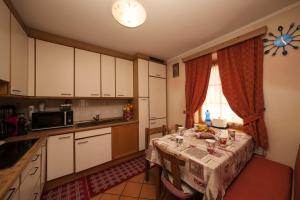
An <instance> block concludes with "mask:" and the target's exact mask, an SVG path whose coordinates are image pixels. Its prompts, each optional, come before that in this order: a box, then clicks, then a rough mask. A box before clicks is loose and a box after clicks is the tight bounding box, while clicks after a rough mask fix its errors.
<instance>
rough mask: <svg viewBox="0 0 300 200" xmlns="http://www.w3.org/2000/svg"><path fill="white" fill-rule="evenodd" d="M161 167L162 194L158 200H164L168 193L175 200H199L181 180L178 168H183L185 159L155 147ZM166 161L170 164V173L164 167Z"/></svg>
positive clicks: (195, 193) (157, 146)
mask: <svg viewBox="0 0 300 200" xmlns="http://www.w3.org/2000/svg"><path fill="white" fill-rule="evenodd" d="M156 148H157V151H158V153H159V157H160V163H161V167H162V175H161V182H162V183H163V186H164V187H163V192H162V193H161V195H160V198H159V199H164V198H165V196H166V194H167V191H169V192H170V193H171V194H172V195H173V196H175V197H176V199H194V198H195V199H196V198H199V199H200V197H199V196H200V194H199V193H197V192H196V191H194V190H193V189H192V188H191V187H189V186H188V185H187V184H185V183H184V182H183V181H182V180H181V171H180V167H184V166H185V159H184V158H182V157H181V156H179V155H176V154H173V153H171V152H169V151H168V150H167V149H165V148H163V147H161V146H159V145H156ZM166 161H168V162H169V163H170V171H168V169H167V167H166Z"/></svg>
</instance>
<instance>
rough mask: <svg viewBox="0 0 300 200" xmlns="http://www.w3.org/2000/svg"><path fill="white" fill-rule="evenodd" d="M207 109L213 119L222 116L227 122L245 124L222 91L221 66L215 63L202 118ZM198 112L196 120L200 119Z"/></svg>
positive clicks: (202, 110)
mask: <svg viewBox="0 0 300 200" xmlns="http://www.w3.org/2000/svg"><path fill="white" fill-rule="evenodd" d="M206 110H209V112H210V118H211V119H218V118H221V119H226V120H227V122H233V123H236V124H243V120H242V119H241V118H240V117H239V116H237V115H236V114H235V113H234V112H233V111H232V110H231V108H230V106H229V104H228V102H227V100H226V98H225V96H224V94H223V92H222V85H221V79H220V74H219V68H218V66H217V65H214V66H213V67H212V69H211V74H210V78H209V85H208V90H207V94H206V98H205V101H204V103H203V105H202V108H201V118H202V120H204V119H205V112H206ZM198 114H199V113H196V117H195V118H196V119H195V121H199V119H198V120H197V116H199V115H198Z"/></svg>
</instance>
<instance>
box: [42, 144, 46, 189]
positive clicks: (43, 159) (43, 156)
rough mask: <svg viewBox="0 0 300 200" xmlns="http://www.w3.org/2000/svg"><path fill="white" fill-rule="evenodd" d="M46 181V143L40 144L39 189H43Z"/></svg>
mask: <svg viewBox="0 0 300 200" xmlns="http://www.w3.org/2000/svg"><path fill="white" fill-rule="evenodd" d="M45 183H46V144H43V145H42V158H41V191H43V188H44V185H45Z"/></svg>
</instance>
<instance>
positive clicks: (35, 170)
mask: <svg viewBox="0 0 300 200" xmlns="http://www.w3.org/2000/svg"><path fill="white" fill-rule="evenodd" d="M38 169H39V168H38V167H35V168H34V172H33V173H31V174H30V175H31V176H33V175H35V173H36V172H37V170H38Z"/></svg>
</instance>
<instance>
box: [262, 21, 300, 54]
mask: <svg viewBox="0 0 300 200" xmlns="http://www.w3.org/2000/svg"><path fill="white" fill-rule="evenodd" d="M277 30H278V32H279V33H280V35H275V34H273V33H269V34H268V36H269V37H270V39H268V38H264V39H263V42H264V43H265V45H264V48H265V49H266V50H265V54H269V53H270V52H271V51H273V53H272V56H275V55H276V54H277V51H278V50H279V49H282V55H284V56H286V55H287V54H288V52H287V48H286V47H288V46H289V47H292V48H293V49H298V48H299V46H296V45H295V44H292V43H294V42H300V40H297V39H296V38H297V37H299V36H300V34H298V35H296V33H297V31H299V30H300V24H299V25H298V26H296V27H295V23H292V24H291V25H290V27H289V29H288V30H287V32H286V33H283V27H282V26H278V28H277ZM290 32H291V33H290Z"/></svg>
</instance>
